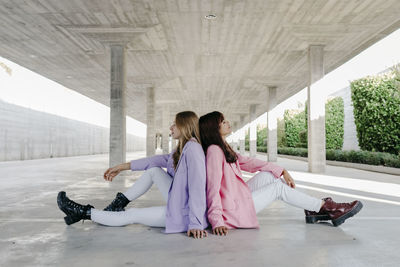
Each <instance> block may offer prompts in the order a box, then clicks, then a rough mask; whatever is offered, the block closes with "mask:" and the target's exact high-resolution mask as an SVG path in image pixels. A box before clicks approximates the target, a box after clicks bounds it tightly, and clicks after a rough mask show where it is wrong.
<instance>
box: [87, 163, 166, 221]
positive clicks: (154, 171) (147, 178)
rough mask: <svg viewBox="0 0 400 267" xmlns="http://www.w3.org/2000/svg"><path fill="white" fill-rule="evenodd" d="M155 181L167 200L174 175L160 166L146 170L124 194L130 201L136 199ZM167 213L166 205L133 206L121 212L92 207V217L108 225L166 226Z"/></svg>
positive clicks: (93, 219)
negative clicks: (170, 174)
mask: <svg viewBox="0 0 400 267" xmlns="http://www.w3.org/2000/svg"><path fill="white" fill-rule="evenodd" d="M153 183H155V184H156V185H157V187H158V189H159V190H160V192H161V194H162V195H163V197H164V199H165V201H168V191H169V188H170V186H171V183H172V177H171V176H169V174H168V173H167V172H166V171H164V170H163V169H161V168H158V167H154V168H150V169H148V170H146V171H145V172H144V173H143V174H142V176H140V178H139V179H138V180H137V181H136V182H135V183H134V184H133V185H132V187H131V188H129V189H128V191H126V192H125V193H124V195H125V196H126V197H127V198H128V199H129V200H130V201H132V200H135V199H137V198H138V197H140V196H141V195H143V194H144V193H146V192H147V191H148V190H149V189H150V188H151V186H152V185H153ZM165 213H166V206H158V207H150V208H131V209H127V210H126V211H120V212H114V211H103V210H97V209H91V219H92V221H94V222H97V223H99V224H103V225H107V226H123V225H127V224H133V223H140V224H144V225H148V226H153V227H165Z"/></svg>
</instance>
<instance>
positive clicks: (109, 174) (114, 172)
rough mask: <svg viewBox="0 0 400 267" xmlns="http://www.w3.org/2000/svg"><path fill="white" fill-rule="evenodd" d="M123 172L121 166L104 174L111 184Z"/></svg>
mask: <svg viewBox="0 0 400 267" xmlns="http://www.w3.org/2000/svg"><path fill="white" fill-rule="evenodd" d="M121 171H122V169H121V167H120V165H117V166H114V167H111V168H109V169H108V170H106V172H105V173H104V175H103V176H104V180H106V181H109V182H111V181H112V180H113V179H114V177H115V176H117V175H118V174H119V173H120V172H121Z"/></svg>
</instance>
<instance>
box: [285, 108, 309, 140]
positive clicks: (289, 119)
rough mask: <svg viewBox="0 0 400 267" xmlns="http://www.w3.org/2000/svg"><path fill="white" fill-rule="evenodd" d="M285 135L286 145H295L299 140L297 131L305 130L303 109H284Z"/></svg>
mask: <svg viewBox="0 0 400 267" xmlns="http://www.w3.org/2000/svg"><path fill="white" fill-rule="evenodd" d="M283 116H284V120H285V137H286V145H287V146H288V147H296V146H297V144H298V143H299V142H300V138H299V133H300V132H301V131H303V130H305V125H306V120H305V119H306V117H305V113H304V111H302V112H299V111H298V110H285V113H284V115H283Z"/></svg>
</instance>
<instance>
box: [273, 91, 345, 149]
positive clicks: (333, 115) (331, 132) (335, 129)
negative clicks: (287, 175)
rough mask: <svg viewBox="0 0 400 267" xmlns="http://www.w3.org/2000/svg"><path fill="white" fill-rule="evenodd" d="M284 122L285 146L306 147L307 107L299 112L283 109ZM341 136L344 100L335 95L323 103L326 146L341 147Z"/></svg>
mask: <svg viewBox="0 0 400 267" xmlns="http://www.w3.org/2000/svg"><path fill="white" fill-rule="evenodd" d="M306 107H307V104H306ZM284 123H285V146H287V147H302V148H307V146H308V144H307V135H308V131H307V108H305V110H304V111H301V112H298V111H295V110H285V114H284ZM278 130H279V129H278ZM343 136H344V102H343V99H342V98H341V97H335V98H333V99H331V100H329V101H327V102H326V104H325V145H326V148H327V149H341V148H342V146H343Z"/></svg>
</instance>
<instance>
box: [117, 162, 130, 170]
mask: <svg viewBox="0 0 400 267" xmlns="http://www.w3.org/2000/svg"><path fill="white" fill-rule="evenodd" d="M119 169H120V170H121V171H126V170H129V169H130V163H129V162H127V163H122V164H120V165H119Z"/></svg>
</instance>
